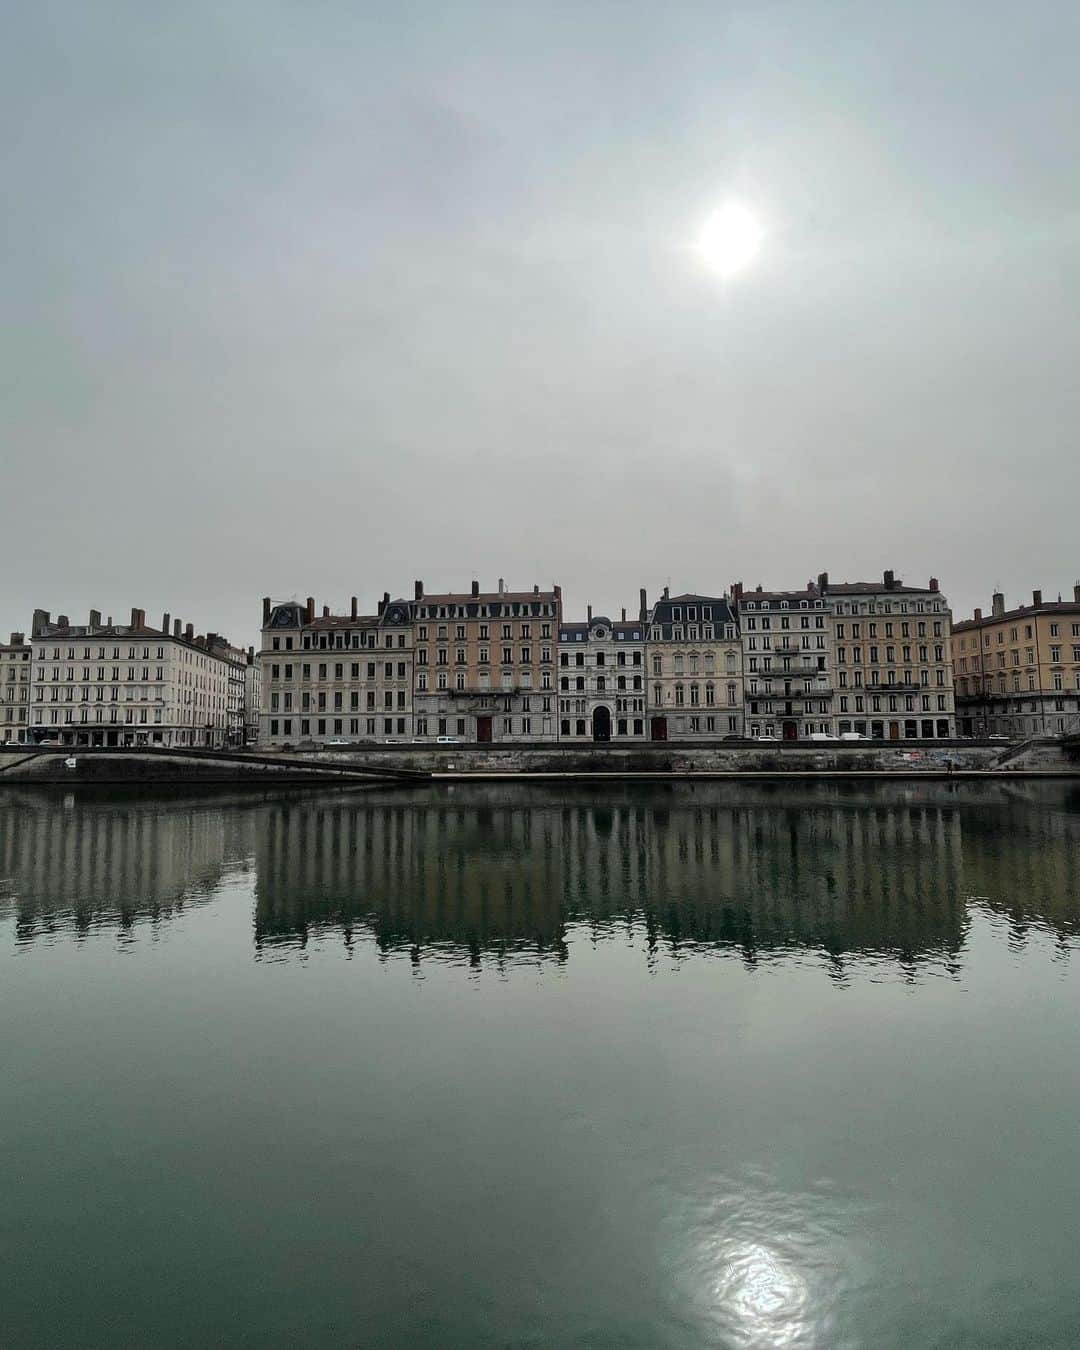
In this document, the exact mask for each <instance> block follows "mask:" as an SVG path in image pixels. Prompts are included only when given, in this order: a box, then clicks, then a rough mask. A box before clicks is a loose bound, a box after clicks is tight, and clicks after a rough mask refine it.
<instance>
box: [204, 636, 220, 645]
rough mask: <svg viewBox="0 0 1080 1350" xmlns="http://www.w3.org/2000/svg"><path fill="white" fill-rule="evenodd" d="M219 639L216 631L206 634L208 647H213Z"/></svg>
mask: <svg viewBox="0 0 1080 1350" xmlns="http://www.w3.org/2000/svg"><path fill="white" fill-rule="evenodd" d="M217 640H218V635H217V634H216V633H207V635H206V645H207V647H212V646H213V645H214V644H215V643H216V642H217Z"/></svg>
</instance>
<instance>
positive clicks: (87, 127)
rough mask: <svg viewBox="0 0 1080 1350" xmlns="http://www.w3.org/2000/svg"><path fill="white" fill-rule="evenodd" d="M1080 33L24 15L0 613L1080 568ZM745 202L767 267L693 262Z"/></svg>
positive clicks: (1078, 26) (1068, 19)
mask: <svg viewBox="0 0 1080 1350" xmlns="http://www.w3.org/2000/svg"><path fill="white" fill-rule="evenodd" d="M1078 38H1080V11H1078V9H1077V7H1076V6H1075V5H1069V4H1065V3H1039V2H1036V3H1032V4H1026V5H1024V6H1016V5H1011V4H1001V3H978V4H976V3H974V2H973V0H971V2H969V3H959V4H956V5H950V6H944V7H943V6H941V5H937V4H928V3H905V4H898V3H890V4H884V5H873V6H859V5H848V4H839V5H838V4H824V3H806V2H803V3H797V4H796V3H781V4H768V5H763V4H760V3H754V4H731V3H716V4H707V5H706V4H690V5H687V4H678V3H676V4H672V5H665V6H662V7H658V6H655V5H640V4H633V3H620V4H606V3H601V4H590V5H587V6H581V5H544V6H531V7H530V6H524V7H523V6H504V5H477V4H469V3H458V4H452V5H434V4H423V5H415V4H407V3H406V4H402V5H396V6H393V7H385V6H382V7H376V6H363V5H351V4H344V3H341V2H340V0H328V3H325V4H320V5H317V6H296V5H290V4H283V3H274V2H268V3H259V4H254V3H251V2H250V0H239V3H235V4H231V5H229V6H225V7H222V6H219V5H208V4H204V3H191V4H187V5H184V6H181V7H169V8H162V7H149V8H148V7H147V6H145V5H139V4H134V3H118V2H117V0H106V3H103V4H98V5H94V6H89V7H88V6H77V5H69V4H58V3H55V2H50V0H46V3H41V4H35V5H31V6H25V5H24V6H18V7H11V8H9V11H8V14H7V16H6V24H5V38H4V43H3V49H2V51H0V70H2V76H3V78H2V79H0V108H2V110H3V117H4V124H5V127H6V128H7V130H8V134H7V135H6V136H5V144H4V149H3V151H2V152H0V153H2V155H3V159H4V169H5V182H6V184H7V187H8V191H7V192H6V194H5V210H4V220H3V225H2V227H0V229H2V230H3V239H4V247H3V248H2V249H0V290H2V294H3V298H4V300H3V303H4V316H5V322H4V325H3V329H2V332H0V344H2V347H0V368H2V369H3V372H4V375H3V399H2V411H0V418H2V422H0V440H2V445H3V480H2V481H3V489H2V495H3V501H4V523H3V533H4V542H5V555H6V557H7V558H8V561H9V566H7V567H5V568H4V569H3V571H2V572H0V619H2V621H3V631H7V629H9V628H19V627H23V626H25V625H26V624H27V623H28V621H29V613H30V610H31V609H32V608H33V607H34V606H35V605H41V606H43V607H44V608H46V609H49V610H51V611H52V612H54V613H56V612H65V613H69V614H72V615H77V614H84V613H85V612H87V611H88V610H89V609H90V608H91V607H94V608H99V609H101V610H103V611H104V612H106V613H109V612H112V613H115V614H119V615H122V614H125V613H126V612H127V611H128V609H129V608H130V606H132V605H140V606H143V607H145V608H146V609H147V611H148V612H150V613H156V612H160V611H161V610H163V609H168V610H170V611H171V612H172V613H173V614H176V615H183V616H184V617H185V618H190V619H191V620H192V621H193V622H195V624H196V626H197V627H198V628H199V630H200V631H205V630H206V629H208V628H212V629H214V630H215V631H221V632H225V633H227V634H228V635H229V636H230V637H231V638H232V639H233V640H234V641H238V642H240V643H243V644H246V643H247V642H248V641H251V640H253V638H254V634H255V630H256V627H257V624H258V601H259V597H261V596H262V595H264V594H266V593H272V594H273V595H274V596H275V597H277V598H285V597H287V596H289V595H292V594H294V593H295V594H299V595H301V596H303V595H305V594H314V595H316V596H317V597H319V599H320V602H321V601H322V600H327V601H331V602H339V603H344V602H346V600H347V597H348V596H349V595H350V594H357V593H359V594H361V595H363V596H364V597H365V605H366V606H367V607H369V608H370V607H371V606H372V605H373V603H374V600H375V598H376V597H377V596H378V595H380V594H381V593H382V591H383V590H384V588H385V589H389V590H391V591H393V592H395V593H398V592H401V591H405V592H407V590H408V588H409V587H410V586H411V582H412V579H413V578H414V577H417V576H420V577H424V578H425V580H427V581H428V583H429V585H430V586H432V587H437V588H457V589H460V588H462V587H464V586H466V585H467V583H468V580H469V579H470V578H471V577H473V576H479V577H482V578H484V580H485V583H486V584H492V583H493V582H494V579H495V578H496V577H498V576H506V577H507V578H508V580H510V581H511V583H512V584H514V585H518V586H530V585H531V584H532V583H533V582H543V583H545V584H549V583H550V582H551V581H553V580H560V581H561V582H562V583H563V585H564V588H565V591H566V599H567V612H568V613H573V612H575V611H583V610H584V607H585V604H586V603H587V602H592V603H593V604H594V605H595V606H596V607H597V611H598V612H603V611H605V610H606V611H607V612H609V613H614V612H617V611H618V608H619V607H620V606H622V605H630V606H631V607H633V606H634V604H635V603H636V595H637V588H638V587H639V586H642V585H643V586H646V587H648V588H649V590H650V593H652V594H655V593H656V591H657V590H658V589H659V587H660V586H662V585H663V584H664V583H665V582H667V581H669V580H670V581H671V582H672V583H673V585H674V587H675V589H676V590H681V589H697V590H702V591H705V592H715V591H717V590H719V589H720V588H722V587H724V586H726V585H727V584H728V583H729V582H731V581H733V580H736V579H743V580H744V581H746V582H747V583H748V584H750V585H753V584H754V583H756V582H757V581H762V582H764V584H765V585H766V586H772V587H786V586H801V585H803V584H804V583H805V581H806V580H807V578H808V577H811V576H816V575H817V574H818V572H819V571H822V570H827V571H829V572H830V574H831V576H833V577H834V578H835V579H837V580H842V579H844V578H845V577H847V578H850V579H854V578H856V577H860V576H871V577H872V576H877V575H880V572H881V569H882V567H883V566H885V567H893V568H895V569H896V571H897V573H898V574H901V575H904V576H910V577H912V578H913V579H918V580H920V581H922V582H925V580H926V578H927V577H928V576H929V575H931V574H933V575H937V576H940V577H941V580H942V585H943V588H944V590H945V592H946V594H947V595H948V596H949V598H950V600H951V601H952V603H953V606H954V609H955V611H956V613H957V615H958V616H962V615H965V614H967V613H970V610H971V608H972V606H973V605H975V604H984V603H985V602H986V601H987V599H988V596H989V592H990V590H991V589H992V588H993V587H995V586H1001V587H1003V588H1004V589H1005V591H1006V592H1007V593H1008V594H1009V596H1010V598H1013V597H1015V598H1016V599H1020V598H1023V597H1026V596H1027V595H1028V594H1029V593H1030V591H1031V589H1032V588H1033V587H1043V588H1044V589H1045V590H1046V591H1047V594H1048V595H1049V594H1051V593H1052V592H1053V591H1055V590H1056V589H1057V588H1058V587H1059V586H1060V587H1063V588H1064V587H1068V586H1070V585H1071V583H1072V581H1073V580H1074V579H1075V576H1074V574H1075V570H1076V557H1075V500H1076V493H1077V488H1078V486H1080V456H1078V455H1077V454H1076V450H1075V445H1074V444H1073V442H1074V439H1075V427H1076V425H1077V423H1078V421H1080V417H1078V413H1080V392H1078V383H1077V381H1076V379H1075V367H1076V352H1077V337H1078V324H1080V318H1078V315H1080V306H1078V305H1077V280H1078V242H1080V209H1078V207H1080V201H1078V186H1080V153H1078V150H1080V145H1078V139H1080V91H1078V86H1077V82H1076V79H1075V71H1076V65H1077V59H1078V46H1080V43H1078ZM728 200H735V201H739V202H742V203H744V204H745V205H746V206H747V207H748V208H749V209H751V210H752V211H753V212H754V213H755V215H756V216H757V217H758V219H759V221H760V223H761V226H762V229H763V231H764V240H763V244H762V248H761V252H760V255H759V257H758V258H757V259H756V261H755V262H754V263H753V265H752V266H750V267H748V268H747V269H746V270H745V272H743V273H742V274H740V275H739V276H738V277H736V278H734V279H733V280H732V281H730V282H728V283H724V282H721V281H720V280H718V278H717V277H716V276H714V275H712V274H711V273H709V272H708V271H707V269H706V268H704V267H703V265H702V262H701V260H700V258H699V257H698V256H697V254H696V252H695V249H694V242H695V239H696V237H697V234H698V231H699V230H700V228H701V225H702V223H703V221H704V219H705V218H706V216H707V215H708V214H709V213H710V212H711V211H712V210H713V208H714V207H716V206H718V205H720V204H722V203H723V202H725V201H728Z"/></svg>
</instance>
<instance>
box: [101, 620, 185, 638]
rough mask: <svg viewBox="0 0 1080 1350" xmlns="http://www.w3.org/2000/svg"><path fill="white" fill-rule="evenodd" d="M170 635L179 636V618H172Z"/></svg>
mask: <svg viewBox="0 0 1080 1350" xmlns="http://www.w3.org/2000/svg"><path fill="white" fill-rule="evenodd" d="M109 622H110V623H112V620H111V619H110V620H109ZM172 635H173V637H179V636H180V620H179V619H173V626H172Z"/></svg>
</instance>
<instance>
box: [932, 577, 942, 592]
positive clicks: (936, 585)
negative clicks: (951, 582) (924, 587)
mask: <svg viewBox="0 0 1080 1350" xmlns="http://www.w3.org/2000/svg"><path fill="white" fill-rule="evenodd" d="M930 589H931V590H932V591H933V592H934V594H935V595H936V594H937V593H938V591H940V590H941V582H940V581H938V579H937V577H931V578H930Z"/></svg>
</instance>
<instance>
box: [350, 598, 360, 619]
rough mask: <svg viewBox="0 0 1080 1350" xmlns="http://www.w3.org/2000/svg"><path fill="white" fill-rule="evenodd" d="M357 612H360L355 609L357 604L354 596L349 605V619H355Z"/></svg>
mask: <svg viewBox="0 0 1080 1350" xmlns="http://www.w3.org/2000/svg"><path fill="white" fill-rule="evenodd" d="M359 612H360V611H359V609H358V608H357V603H356V596H355V595H354V596H353V597H352V602H351V604H350V606H349V616H350V618H353V619H355V618H356V616H357V614H358V613H359Z"/></svg>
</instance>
